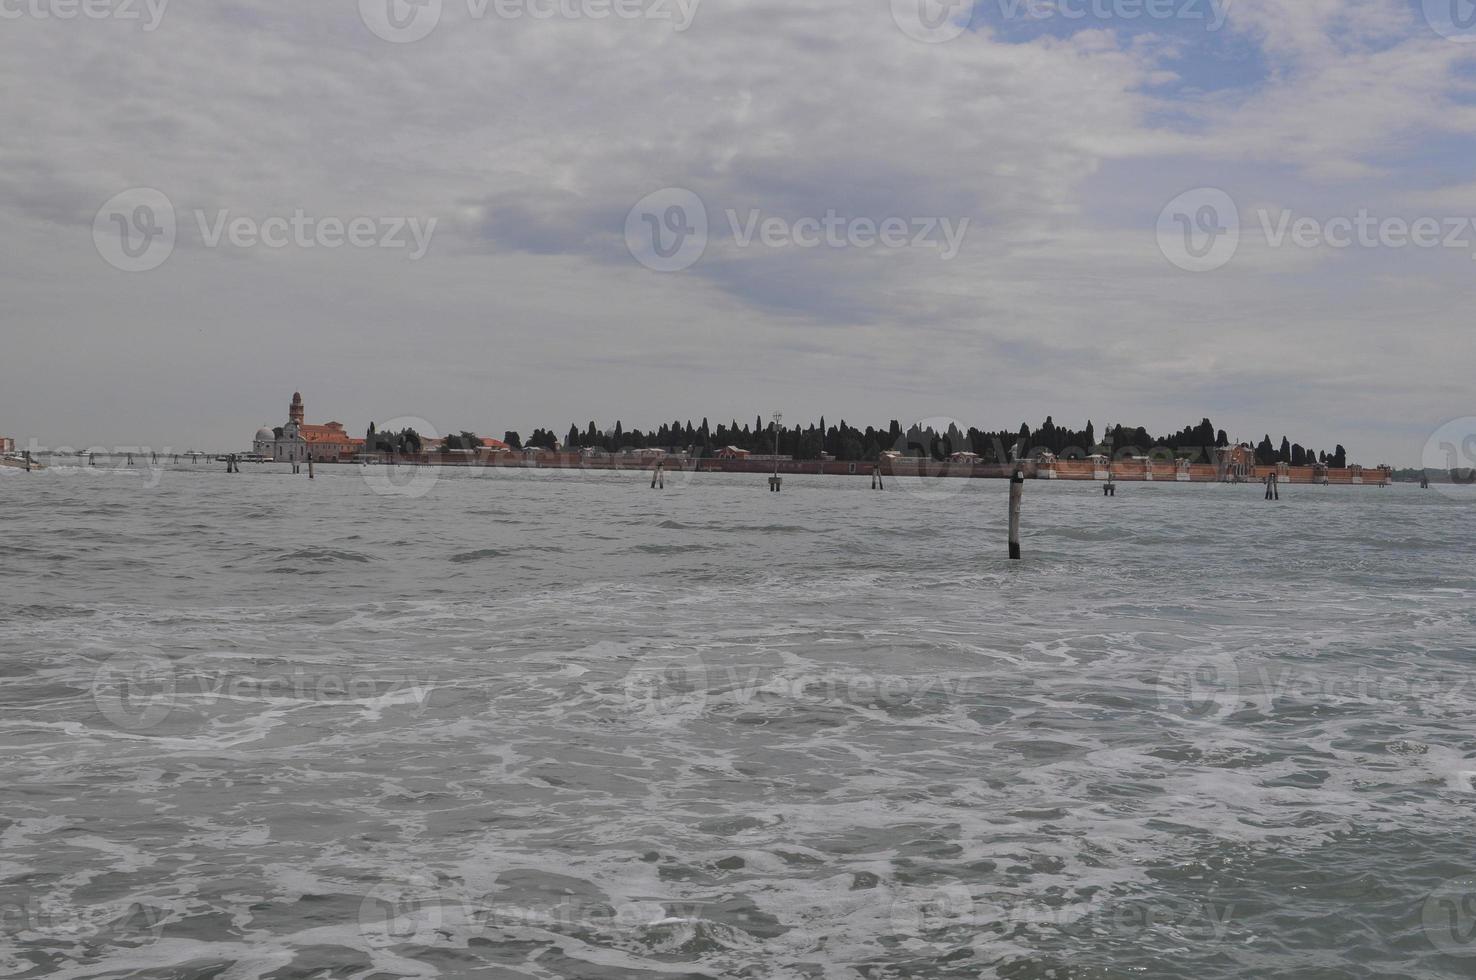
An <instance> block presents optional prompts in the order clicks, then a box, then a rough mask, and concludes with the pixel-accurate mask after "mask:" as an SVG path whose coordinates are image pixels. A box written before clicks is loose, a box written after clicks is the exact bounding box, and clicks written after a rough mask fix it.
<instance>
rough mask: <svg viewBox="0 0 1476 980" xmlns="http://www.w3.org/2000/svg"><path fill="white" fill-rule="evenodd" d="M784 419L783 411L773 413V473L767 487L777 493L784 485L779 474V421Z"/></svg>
mask: <svg viewBox="0 0 1476 980" xmlns="http://www.w3.org/2000/svg"><path fill="white" fill-rule="evenodd" d="M783 421H784V413H783V412H775V413H774V475H773V476H771V477H769V489H770V490H772V491H774V492H775V493H778V492H779V490H780V487H782V486H783V485H784V480H783V478H782V477H780V475H779V423H780V422H783Z"/></svg>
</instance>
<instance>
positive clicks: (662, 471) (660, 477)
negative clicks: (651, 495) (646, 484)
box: [651, 460, 666, 490]
mask: <svg viewBox="0 0 1476 980" xmlns="http://www.w3.org/2000/svg"><path fill="white" fill-rule="evenodd" d="M651 489H652V490H658V489H659V490H665V489H666V464H665V463H664V462H663V461H661V460H657V461H656V465H655V466H654V467H653V468H652V469H651Z"/></svg>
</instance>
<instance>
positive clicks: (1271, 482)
mask: <svg viewBox="0 0 1476 980" xmlns="http://www.w3.org/2000/svg"><path fill="white" fill-rule="evenodd" d="M1266 499H1267V500H1280V499H1281V486H1280V481H1279V480H1278V479H1277V476H1276V474H1275V473H1267V474H1266Z"/></svg>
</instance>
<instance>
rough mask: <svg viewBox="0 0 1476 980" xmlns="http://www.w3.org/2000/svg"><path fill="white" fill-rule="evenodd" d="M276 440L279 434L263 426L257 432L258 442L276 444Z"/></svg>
mask: <svg viewBox="0 0 1476 980" xmlns="http://www.w3.org/2000/svg"><path fill="white" fill-rule="evenodd" d="M276 439H277V434H276V433H275V432H273V431H272V430H271V429H268V428H267V427H265V426H262V427H261V428H260V429H257V430H256V441H257V442H275V441H276Z"/></svg>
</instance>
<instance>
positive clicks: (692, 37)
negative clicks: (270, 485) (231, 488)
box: [0, 0, 1476, 465]
mask: <svg viewBox="0 0 1476 980" xmlns="http://www.w3.org/2000/svg"><path fill="white" fill-rule="evenodd" d="M1470 8H1471V4H1470V3H1468V2H1466V0H1215V2H1214V3H1211V0H1052V2H1047V0H977V2H976V3H975V4H974V5H973V7H972V8H970V7H969V6H968V4H967V3H955V4H954V5H953V6H952V7H949V6H948V5H947V4H940V3H938V2H937V0H829V2H824V0H486V2H483V0H420V3H419V4H411V3H409V2H407V0H362V2H360V0H312V2H303V0H210V2H206V0H172V2H168V3H164V0H0V50H3V58H0V85H3V91H4V93H5V94H4V96H3V98H0V113H3V116H0V127H3V132H4V136H3V138H0V154H3V164H4V165H3V166H0V222H3V225H4V227H5V229H6V232H7V233H6V234H5V235H4V237H3V244H0V248H3V251H4V255H3V262H0V280H3V296H4V299H3V301H0V303H3V306H0V315H3V324H4V332H3V342H4V343H3V351H4V355H3V358H4V364H5V371H4V375H3V377H4V381H3V384H0V433H4V434H8V435H12V436H14V437H16V438H17V439H18V440H19V441H21V442H22V443H24V442H25V441H27V440H29V439H35V440H36V441H37V442H38V443H39V444H41V445H51V446H55V445H93V444H96V445H126V444H140V445H150V446H158V447H162V446H170V447H174V448H177V449H183V448H186V447H190V446H198V447H201V448H210V449H220V450H224V449H233V448H237V449H238V448H241V447H242V446H244V445H245V444H246V443H247V441H248V440H249V439H250V436H251V434H252V433H253V432H254V431H255V429H256V428H257V427H258V426H259V425H261V424H263V423H267V424H280V423H281V422H282V421H284V420H285V416H286V409H287V402H288V400H289V398H290V396H291V393H292V391H293V390H294V389H301V390H302V392H303V394H304V396H305V398H306V401H307V406H308V417H309V420H310V421H325V420H327V419H330V418H331V419H337V420H339V421H342V422H344V423H346V424H347V425H348V426H349V428H350V429H351V430H353V431H355V432H359V431H361V430H362V429H363V428H364V426H365V425H366V424H367V423H368V422H369V421H370V419H374V420H376V421H379V422H381V423H383V422H384V421H385V420H388V419H391V418H395V417H404V416H414V417H419V418H422V419H425V420H426V421H427V422H428V423H429V424H430V426H432V427H433V428H434V429H436V430H437V431H440V432H446V431H458V430H460V429H464V428H466V429H474V430H476V431H478V432H482V433H486V434H495V435H500V434H501V433H502V431H503V430H505V429H509V428H512V429H519V430H521V431H523V432H524V433H525V434H526V433H527V431H528V430H530V429H531V428H533V427H534V426H536V425H550V426H554V427H556V428H558V430H559V431H561V432H562V431H563V430H564V429H566V428H567V426H568V424H569V423H570V422H577V423H579V424H580V425H581V426H583V425H585V424H587V423H588V422H589V421H590V420H595V421H597V422H598V423H599V424H600V425H601V426H605V425H609V424H612V423H613V422H614V421H615V419H617V418H619V419H620V420H622V421H623V422H624V424H625V425H626V427H627V428H628V427H631V426H639V427H642V428H645V427H651V426H654V425H656V424H659V423H660V422H662V421H669V420H671V419H673V418H681V419H687V418H691V419H693V420H694V421H695V420H697V419H700V418H701V417H702V416H704V415H706V416H708V417H709V418H710V419H711V420H712V421H713V422H714V423H716V422H718V421H726V420H728V419H731V418H734V417H736V418H738V419H740V420H752V419H753V417H754V416H755V415H756V414H758V413H764V414H765V415H767V414H768V413H769V412H771V411H774V410H782V411H784V412H785V415H786V419H787V420H789V421H799V420H806V419H812V418H815V417H817V416H819V415H821V414H822V413H823V414H824V415H825V416H827V418H828V420H830V421H832V422H834V421H836V420H838V419H840V418H845V419H847V420H849V421H851V422H853V423H857V424H863V425H864V424H885V423H886V422H887V420H889V419H892V418H897V419H900V420H902V421H903V422H904V423H906V422H909V421H912V420H916V419H922V418H938V417H941V418H954V419H958V420H960V421H961V422H962V423H964V424H965V425H969V424H977V425H980V426H986V427H991V428H992V427H1014V426H1017V425H1019V423H1020V422H1022V421H1029V422H1031V423H1032V424H1036V423H1039V422H1040V421H1042V420H1043V419H1044V418H1045V416H1046V415H1047V414H1051V415H1054V417H1055V419H1056V421H1057V422H1058V423H1063V424H1066V423H1069V424H1072V425H1080V424H1083V423H1084V422H1085V421H1086V420H1087V419H1091V420H1093V421H1094V422H1095V423H1096V424H1097V426H1098V427H1099V428H1100V427H1101V426H1102V425H1103V424H1105V423H1116V422H1122V423H1128V424H1131V425H1144V426H1147V427H1148V428H1150V429H1152V430H1157V431H1162V430H1167V429H1177V428H1179V427H1181V426H1183V425H1185V424H1189V423H1192V422H1195V421H1197V420H1198V419H1199V418H1200V417H1201V416H1203V415H1206V414H1207V415H1209V416H1211V417H1212V418H1213V419H1214V420H1215V422H1216V424H1217V425H1219V426H1221V427H1223V428H1225V429H1227V430H1228V431H1229V433H1230V434H1231V435H1232V436H1240V437H1244V438H1254V439H1259V438H1260V436H1261V435H1262V434H1263V433H1266V432H1270V433H1271V434H1272V435H1273V437H1275V438H1276V439H1277V440H1279V439H1280V436H1281V434H1282V433H1283V432H1285V433H1286V434H1288V435H1291V436H1292V437H1293V438H1294V439H1299V440H1301V441H1303V442H1306V443H1309V444H1311V445H1315V446H1317V447H1319V448H1327V449H1331V448H1332V443H1333V442H1334V441H1342V442H1344V443H1345V444H1346V445H1347V446H1348V449H1349V450H1350V453H1351V455H1352V456H1353V457H1354V458H1355V459H1359V460H1362V461H1364V462H1367V463H1375V462H1381V461H1389V462H1392V463H1395V464H1401V465H1414V464H1417V463H1418V462H1419V459H1420V453H1421V447H1422V446H1423V445H1424V443H1425V439H1426V436H1427V435H1428V434H1429V433H1431V432H1432V431H1433V430H1435V429H1436V428H1437V427H1439V426H1440V425H1441V424H1442V423H1444V422H1446V421H1447V420H1449V419H1452V418H1456V417H1460V416H1467V415H1471V414H1476V406H1473V400H1472V398H1471V381H1472V376H1473V366H1476V358H1473V345H1472V343H1471V340H1470V339H1469V332H1470V329H1471V328H1470V313H1469V310H1470V308H1471V306H1472V298H1473V274H1476V264H1473V256H1476V229H1473V228H1472V227H1471V225H1470V223H1469V220H1468V219H1469V218H1471V217H1476V163H1473V161H1476V154H1473V152H1472V151H1473V149H1476V139H1473V136H1476V98H1473V96H1476V72H1473V58H1476V43H1470V42H1473V41H1476V25H1472V26H1464V25H1465V20H1464V18H1463V17H1462V16H1461V15H1462V14H1467V13H1473V11H1472V10H1471V9H1470ZM1453 13H1454V15H1455V16H1454V17H1453V16H1452V14H1453ZM1473 19H1476V18H1473ZM432 222H433V223H434V224H432Z"/></svg>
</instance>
